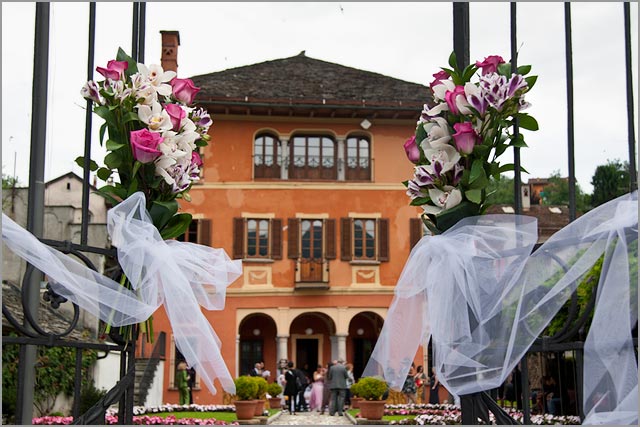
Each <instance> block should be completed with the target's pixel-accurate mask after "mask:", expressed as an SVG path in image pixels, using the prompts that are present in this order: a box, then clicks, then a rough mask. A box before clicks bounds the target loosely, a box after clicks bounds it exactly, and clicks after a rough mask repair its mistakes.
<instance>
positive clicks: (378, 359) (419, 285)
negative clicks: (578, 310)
mask: <svg viewBox="0 0 640 427" xmlns="http://www.w3.org/2000/svg"><path fill="white" fill-rule="evenodd" d="M637 239H638V193H637V192H634V193H632V194H628V195H625V196H622V197H620V198H618V199H615V200H613V201H611V202H609V203H606V204H605V205H602V206H600V207H598V208H596V209H594V210H592V211H590V212H588V213H587V214H585V215H583V216H582V217H580V218H578V219H577V220H576V221H574V222H572V223H570V224H569V225H568V226H566V227H564V228H563V229H562V230H560V231H559V232H557V233H555V234H554V235H553V236H552V237H551V238H550V239H548V240H547V241H546V242H545V243H544V244H543V245H542V246H541V247H540V248H539V249H538V250H537V251H536V252H535V253H533V254H531V251H532V249H533V246H534V244H535V242H536V240H537V221H536V220H535V219H534V218H531V217H526V216H519V215H486V216H478V217H472V218H465V219H463V220H462V221H460V222H459V223H458V224H456V225H455V226H454V227H452V228H451V229H450V230H448V231H447V232H445V233H443V234H442V235H440V236H435V237H429V236H427V237H424V238H423V239H422V240H421V241H420V242H419V243H418V244H417V245H416V246H415V248H414V249H413V250H412V251H411V254H410V256H409V259H408V261H407V263H406V265H405V267H404V270H403V271H402V274H401V276H400V278H399V280H398V284H397V286H396V294H395V297H394V299H393V301H392V303H391V306H390V308H389V312H388V314H387V318H386V319H385V322H384V326H383V328H382V332H381V334H380V337H379V338H378V341H377V344H376V347H375V349H374V351H373V354H372V355H371V358H370V359H369V362H368V364H367V366H366V368H365V371H364V375H365V376H374V375H378V376H382V377H384V379H385V380H386V381H387V382H388V383H389V385H390V386H391V387H392V388H395V389H400V388H401V387H402V385H403V383H404V381H405V379H406V375H407V372H408V370H409V366H410V364H411V362H412V361H413V358H414V356H415V354H416V351H417V349H418V346H419V345H420V344H424V343H426V342H428V340H429V338H430V337H431V336H432V337H433V341H432V344H433V349H434V353H435V361H434V367H435V368H436V372H437V375H438V377H439V379H440V382H441V383H442V384H443V385H444V386H445V387H446V388H447V389H448V390H449V391H450V392H451V393H452V394H454V395H464V394H470V393H474V392H479V391H483V390H490V389H493V388H496V387H499V386H500V385H501V384H502V383H503V382H504V381H505V379H506V377H507V376H508V375H509V374H510V373H511V371H512V370H513V369H514V368H515V367H516V365H517V364H518V362H519V361H520V360H521V359H522V357H523V356H524V355H525V354H526V352H527V350H528V349H529V347H530V346H531V345H532V343H533V342H534V340H535V339H536V338H537V337H538V336H539V335H540V334H541V333H542V331H543V330H544V328H545V327H546V326H547V325H548V324H549V322H550V321H551V319H552V318H553V317H554V316H555V315H556V313H557V312H558V311H559V310H560V308H561V307H562V306H563V304H564V303H565V302H566V301H567V299H568V298H569V297H570V296H571V294H572V293H573V291H575V289H576V288H577V286H578V283H579V282H580V279H581V278H583V277H584V275H585V274H586V273H587V272H588V271H589V270H590V269H591V268H592V266H593V265H594V264H595V263H596V262H597V261H598V260H599V259H600V258H601V257H602V258H603V260H604V261H603V267H602V274H601V276H600V282H599V286H598V294H597V300H596V309H595V312H594V316H593V320H592V323H591V328H590V330H589V335H588V337H587V340H586V342H585V346H584V360H585V365H584V369H585V370H584V390H583V391H584V398H583V402H584V413H585V414H587V417H586V419H585V423H600V422H602V421H603V420H604V421H605V422H606V423H607V424H621V423H624V424H637V421H638V369H637V362H636V359H635V354H634V345H633V339H632V336H631V331H632V329H633V327H634V325H635V324H636V322H637V319H638V313H637V312H638V305H637V303H638V302H637V285H638V283H637V282H638V278H637V253H638V252H637V251H638V240H637Z"/></svg>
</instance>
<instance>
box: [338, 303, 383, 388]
mask: <svg viewBox="0 0 640 427" xmlns="http://www.w3.org/2000/svg"><path fill="white" fill-rule="evenodd" d="M383 323H384V319H383V318H382V317H380V316H379V315H378V314H376V313H373V312H370V311H364V312H362V313H358V314H356V315H355V316H354V317H353V318H352V319H351V322H350V323H349V338H350V340H349V344H350V348H348V349H347V351H348V353H347V354H348V355H349V356H348V358H349V360H351V361H352V363H353V375H354V377H355V378H356V379H358V378H360V377H361V376H362V371H364V368H365V366H366V365H367V362H368V361H369V357H370V356H371V352H373V348H374V347H375V345H376V342H377V341H378V336H379V335H380V330H381V329H382V324H383Z"/></svg>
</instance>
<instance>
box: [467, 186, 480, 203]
mask: <svg viewBox="0 0 640 427" xmlns="http://www.w3.org/2000/svg"><path fill="white" fill-rule="evenodd" d="M464 195H465V196H466V197H467V200H469V201H470V202H473V203H476V204H480V202H482V190H481V189H479V188H478V189H473V190H467V191H465V192H464Z"/></svg>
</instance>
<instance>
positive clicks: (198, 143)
mask: <svg viewBox="0 0 640 427" xmlns="http://www.w3.org/2000/svg"><path fill="white" fill-rule="evenodd" d="M208 144H209V143H208V142H207V141H205V140H204V139H202V138H200V139H199V140H197V141H196V147H206V146H207V145H208Z"/></svg>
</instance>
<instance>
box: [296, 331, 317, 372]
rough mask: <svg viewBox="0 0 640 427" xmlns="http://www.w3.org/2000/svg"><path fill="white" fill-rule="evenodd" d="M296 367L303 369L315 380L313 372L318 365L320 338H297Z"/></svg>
mask: <svg viewBox="0 0 640 427" xmlns="http://www.w3.org/2000/svg"><path fill="white" fill-rule="evenodd" d="M295 364H296V368H298V369H300V370H303V371H304V372H305V373H306V374H307V376H308V377H309V378H311V380H312V381H313V372H314V371H315V370H316V367H317V366H318V339H317V338H298V339H297V340H296V360H295Z"/></svg>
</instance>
